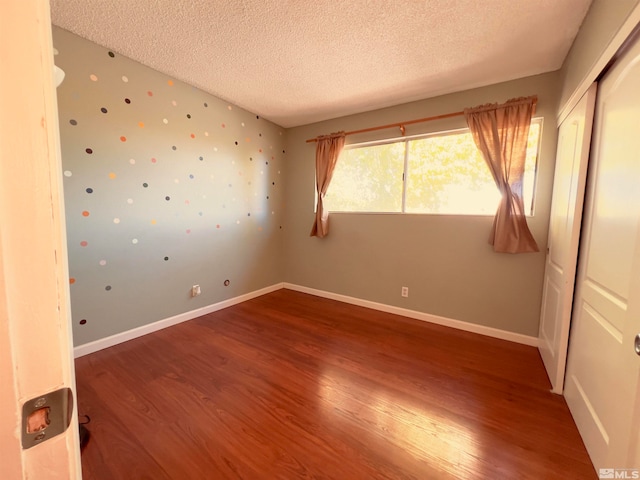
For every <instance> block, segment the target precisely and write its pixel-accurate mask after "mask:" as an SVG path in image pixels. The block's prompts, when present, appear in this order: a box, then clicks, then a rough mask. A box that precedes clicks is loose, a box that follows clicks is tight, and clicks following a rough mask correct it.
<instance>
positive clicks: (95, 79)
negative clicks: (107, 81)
mask: <svg viewBox="0 0 640 480" xmlns="http://www.w3.org/2000/svg"><path fill="white" fill-rule="evenodd" d="M89 78H90V79H91V81H92V82H97V81H98V77H97V76H96V75H94V74H93V73H92V74H91V75H89Z"/></svg>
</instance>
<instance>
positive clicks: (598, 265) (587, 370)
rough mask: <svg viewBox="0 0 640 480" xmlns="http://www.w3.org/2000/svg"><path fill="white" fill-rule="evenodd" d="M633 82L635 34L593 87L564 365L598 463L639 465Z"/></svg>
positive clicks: (639, 147) (638, 182)
mask: <svg viewBox="0 0 640 480" xmlns="http://www.w3.org/2000/svg"><path fill="white" fill-rule="evenodd" d="M639 86H640V43H638V42H636V43H635V45H634V46H632V47H631V48H630V49H629V50H627V52H626V53H625V54H624V55H622V57H621V58H620V59H619V60H618V61H617V62H616V64H615V65H614V66H613V68H612V69H611V70H610V71H609V72H608V74H607V75H606V76H605V77H604V79H603V81H602V82H601V83H600V89H599V92H598V99H597V102H596V115H595V126H594V143H593V148H592V155H591V159H590V165H589V179H588V187H587V189H588V191H587V205H586V208H585V213H586V214H585V220H584V223H585V228H584V233H583V236H582V239H581V247H580V262H579V267H578V280H577V290H576V299H575V305H574V314H573V320H572V326H571V339H570V347H569V359H568V364H567V376H566V386H565V397H566V400H567V404H568V405H569V408H570V409H571V413H572V414H573V417H574V419H575V421H576V424H577V426H578V429H579V430H580V433H581V435H582V438H583V440H584V442H585V445H586V447H587V450H588V452H589V455H590V456H591V460H592V461H593V464H594V466H595V467H596V469H600V468H638V467H640V465H637V464H635V462H637V461H638V460H639V459H638V458H636V451H637V449H638V444H637V442H638V430H639V427H640V425H638V423H640V422H639V419H640V410H639V407H640V403H639V394H638V392H639V387H640V385H639V380H640V356H639V355H638V354H636V352H635V351H634V338H635V336H636V334H638V333H640V228H639V226H640V88H639ZM625 478H627V477H625ZM628 478H632V477H628Z"/></svg>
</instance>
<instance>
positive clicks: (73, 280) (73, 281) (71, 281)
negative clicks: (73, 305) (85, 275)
mask: <svg viewBox="0 0 640 480" xmlns="http://www.w3.org/2000/svg"><path fill="white" fill-rule="evenodd" d="M74 283H76V279H75V278H73V277H71V278H70V279H69V285H73V284H74Z"/></svg>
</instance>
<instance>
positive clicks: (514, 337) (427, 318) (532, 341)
mask: <svg viewBox="0 0 640 480" xmlns="http://www.w3.org/2000/svg"><path fill="white" fill-rule="evenodd" d="M284 288H287V289H289V290H295V291H297V292H302V293H309V294H311V295H315V296H317V297H324V298H329V299H331V300H337V301H339V302H345V303H350V304H352V305H358V306H360V307H366V308H372V309H373V310H379V311H381V312H387V313H393V314H396V315H402V316H403V317H409V318H414V319H416V320H422V321H424V322H430V323H435V324H438V325H443V326H445V327H452V328H457V329H458V330H465V331H467V332H472V333H478V334H480V335H486V336H488V337H494V338H499V339H501V340H508V341H510V342H515V343H521V344H523V345H530V346H532V347H537V346H538V338H537V337H530V336H528V335H523V334H521V333H514V332H508V331H506V330H500V329H498V328H492V327H486V326H484V325H476V324H474V323H469V322H463V321H461V320H453V319H451V318H446V317H440V316H438V315H431V314H429V313H423V312H418V311H415V310H409V309H406V308H401V307H394V306H391V305H385V304H384V303H376V302H371V301H369V300H362V299H360V298H355V297H349V296H347V295H341V294H339V293H332V292H327V291H324V290H316V289H315V288H309V287H303V286H300V285H295V284H292V283H286V282H285V283H284Z"/></svg>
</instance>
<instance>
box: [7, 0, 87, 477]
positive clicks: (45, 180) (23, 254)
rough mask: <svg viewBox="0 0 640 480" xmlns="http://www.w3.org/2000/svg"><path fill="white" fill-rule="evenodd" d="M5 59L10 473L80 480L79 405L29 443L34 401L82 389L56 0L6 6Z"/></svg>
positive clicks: (12, 0) (11, 1) (16, 0)
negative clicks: (56, 64)
mask: <svg viewBox="0 0 640 480" xmlns="http://www.w3.org/2000/svg"><path fill="white" fill-rule="evenodd" d="M0 59H1V62H2V66H3V69H2V71H3V74H2V77H1V79H0V82H1V88H0V105H2V108H0V382H1V383H0V385H2V387H1V388H0V404H1V405H2V407H3V408H1V409H0V426H1V428H0V451H2V462H0V478H12V479H26V478H51V477H52V475H53V476H56V478H69V479H80V478H81V467H80V448H79V440H78V428H77V427H76V425H77V409H76V408H74V409H73V415H72V419H71V424H70V426H69V428H67V429H66V431H64V432H63V433H62V434H59V435H57V436H53V437H51V438H50V439H49V438H47V437H45V438H46V440H44V441H42V443H41V444H37V445H35V446H33V447H31V448H29V449H23V448H22V440H21V437H22V435H21V431H22V428H23V426H22V406H23V404H24V403H25V402H27V401H28V400H30V399H33V398H38V397H39V396H42V395H46V394H48V393H50V392H52V391H55V390H58V389H60V388H64V387H66V388H70V389H71V390H72V391H74V392H75V374H74V368H73V356H72V353H73V349H72V345H73V342H72V334H71V316H70V307H69V305H70V302H69V280H68V278H69V276H68V263H67V247H66V232H65V220H64V208H63V198H62V164H61V158H60V139H59V128H58V107H57V100H56V92H55V87H54V80H53V42H52V37H51V17H50V10H49V2H48V0H7V1H6V2H5V3H3V4H2V15H1V16H0ZM74 396H75V393H74ZM52 414H53V410H52ZM45 432H46V429H45Z"/></svg>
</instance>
